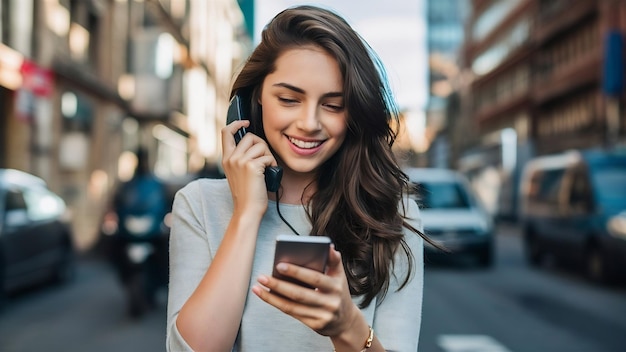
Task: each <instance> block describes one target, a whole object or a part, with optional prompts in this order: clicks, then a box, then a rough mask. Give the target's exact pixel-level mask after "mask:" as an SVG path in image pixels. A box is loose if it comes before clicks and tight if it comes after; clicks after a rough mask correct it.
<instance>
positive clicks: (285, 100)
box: [278, 97, 298, 105]
mask: <svg viewBox="0 0 626 352" xmlns="http://www.w3.org/2000/svg"><path fill="white" fill-rule="evenodd" d="M278 100H279V101H280V102H281V103H283V104H288V105H293V104H296V103H297V102H298V101H297V100H296V99H291V98H286V97H278Z"/></svg>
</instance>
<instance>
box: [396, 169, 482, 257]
mask: <svg viewBox="0 0 626 352" xmlns="http://www.w3.org/2000/svg"><path fill="white" fill-rule="evenodd" d="M404 172H405V173H406V174H407V175H408V176H409V179H410V181H411V183H412V184H413V186H414V188H415V190H416V194H415V195H414V197H415V200H416V201H417V204H418V206H419V207H420V210H421V214H422V219H423V223H424V232H425V234H426V235H427V236H428V237H430V238H431V239H433V240H434V241H435V242H436V243H438V244H441V245H442V246H444V247H445V248H447V249H448V250H449V253H448V254H446V255H454V256H456V255H467V254H470V255H472V256H474V257H475V258H476V260H477V263H478V264H479V265H480V266H482V267H491V266H492V265H493V251H494V224H493V218H492V216H491V215H490V214H489V213H488V212H487V210H486V209H485V208H484V206H483V205H482V203H481V202H480V201H479V199H478V197H477V196H476V194H475V193H474V191H473V190H472V188H471V186H470V183H469V181H468V180H467V178H466V177H465V176H464V175H462V174H461V173H459V172H457V171H454V170H450V169H437V168H408V169H405V170H404ZM443 253H445V252H442V251H441V250H439V249H437V248H435V247H433V246H431V245H428V244H427V245H426V246H425V255H426V258H428V256H429V255H433V256H434V255H437V254H443Z"/></svg>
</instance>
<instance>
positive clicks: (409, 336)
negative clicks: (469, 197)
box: [373, 199, 424, 352]
mask: <svg viewBox="0 0 626 352" xmlns="http://www.w3.org/2000/svg"><path fill="white" fill-rule="evenodd" d="M405 202H406V203H405V205H406V207H405V209H407V215H408V219H407V222H409V223H410V224H411V225H412V226H413V227H415V228H416V229H418V230H420V231H421V232H423V225H422V221H421V218H420V214H419V208H418V207H417V204H416V203H415V201H413V200H409V199H406V201H405ZM404 235H405V241H406V243H407V245H408V247H409V248H410V249H411V253H412V258H413V261H412V272H411V277H410V281H409V282H408V283H407V284H406V285H405V286H404V287H403V288H402V289H401V290H399V291H398V289H399V287H400V286H401V285H402V283H403V282H404V279H405V278H406V275H407V270H408V263H409V262H408V259H407V257H406V255H405V253H404V251H403V250H402V249H399V250H398V253H397V254H396V258H395V262H394V275H392V277H391V279H390V283H389V291H387V295H386V296H385V298H384V299H383V300H382V302H378V306H377V307H376V311H375V314H374V322H373V329H374V333H375V334H376V336H377V337H378V339H379V340H380V341H381V343H382V344H383V346H385V349H386V350H387V351H396V352H416V351H417V346H418V342H419V335H420V326H421V321H422V296H423V284H424V242H423V239H422V238H421V236H420V235H418V234H417V233H414V232H412V231H410V230H409V229H406V228H405V229H404Z"/></svg>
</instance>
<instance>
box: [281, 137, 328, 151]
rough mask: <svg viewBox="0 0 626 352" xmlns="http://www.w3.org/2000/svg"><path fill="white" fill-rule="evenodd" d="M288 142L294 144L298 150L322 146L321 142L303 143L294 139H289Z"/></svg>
mask: <svg viewBox="0 0 626 352" xmlns="http://www.w3.org/2000/svg"><path fill="white" fill-rule="evenodd" d="M289 141H291V143H293V144H295V145H296V146H297V147H298V148H302V149H311V148H315V147H317V146H319V145H320V144H322V142H305V141H301V140H299V139H295V138H292V137H289Z"/></svg>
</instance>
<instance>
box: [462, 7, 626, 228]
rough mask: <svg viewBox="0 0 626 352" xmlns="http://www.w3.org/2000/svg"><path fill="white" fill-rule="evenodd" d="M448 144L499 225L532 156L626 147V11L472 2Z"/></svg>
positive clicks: (512, 209) (512, 211)
mask: <svg viewBox="0 0 626 352" xmlns="http://www.w3.org/2000/svg"><path fill="white" fill-rule="evenodd" d="M471 8H472V10H471V16H470V18H469V19H468V21H467V24H466V31H465V32H466V38H465V42H464V45H463V51H462V59H463V60H462V62H463V64H462V66H463V71H464V72H465V73H466V75H465V76H466V77H470V79H469V80H467V83H466V84H465V86H463V87H461V88H459V89H458V91H457V94H459V95H460V100H461V102H460V106H461V108H460V109H458V119H460V120H463V121H466V122H471V124H472V125H473V126H475V130H476V133H474V134H471V135H470V138H468V137H467V134H464V133H463V130H462V129H463V128H464V127H462V124H459V125H460V127H455V126H451V129H453V130H454V129H455V128H457V129H461V130H458V131H457V133H453V135H454V137H453V138H452V139H453V141H452V144H454V145H455V146H457V147H456V148H457V149H458V150H463V152H462V153H460V154H459V155H458V158H457V159H456V167H457V168H459V169H460V170H462V171H463V172H465V173H466V174H468V175H470V176H471V177H472V180H473V182H474V183H475V186H476V187H477V189H479V190H480V191H481V192H482V193H483V199H484V200H485V201H486V203H487V204H488V206H489V207H490V209H491V210H492V211H493V212H494V214H495V215H496V216H501V217H505V218H510V217H513V218H514V217H515V215H516V211H517V210H516V204H517V201H516V193H517V182H518V178H519V173H520V171H521V168H522V167H523V165H524V163H525V161H526V160H528V159H529V158H530V157H532V156H536V155H545V154H552V153H558V152H562V151H565V150H568V149H587V148H598V147H612V146H616V145H620V144H622V145H623V144H624V142H625V133H624V132H625V129H624V122H625V114H624V109H623V106H624V103H625V101H626V99H625V96H626V95H625V91H624V89H623V80H624V73H623V70H622V69H621V68H622V67H623V66H624V65H625V61H624V37H625V35H626V2H624V1H619V0H600V1H594V0H576V1H567V0H553V1H539V0H508V1H495V0H473V1H471Z"/></svg>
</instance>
